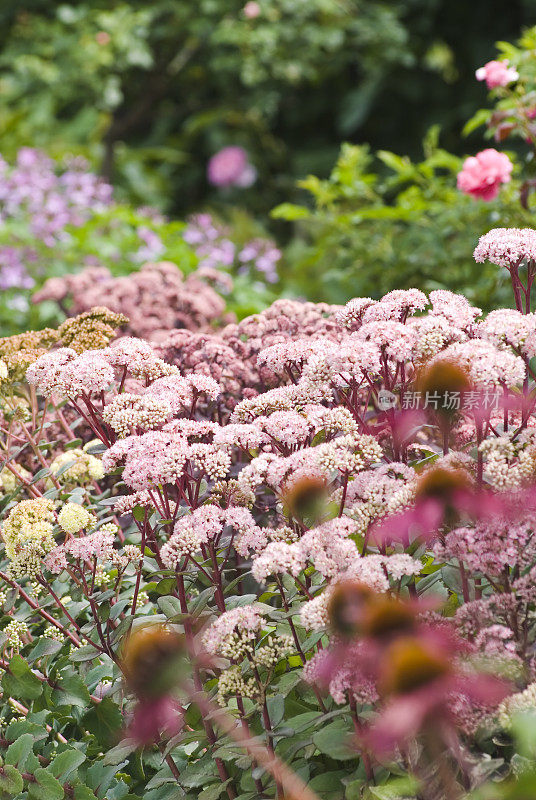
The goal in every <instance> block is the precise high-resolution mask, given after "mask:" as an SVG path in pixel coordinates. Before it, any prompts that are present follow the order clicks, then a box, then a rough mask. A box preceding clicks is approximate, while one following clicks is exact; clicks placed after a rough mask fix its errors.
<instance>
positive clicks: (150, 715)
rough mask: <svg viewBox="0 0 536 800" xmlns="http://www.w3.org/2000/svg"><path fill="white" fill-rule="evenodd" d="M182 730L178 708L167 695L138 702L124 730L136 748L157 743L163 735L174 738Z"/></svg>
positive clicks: (175, 701) (174, 701)
mask: <svg viewBox="0 0 536 800" xmlns="http://www.w3.org/2000/svg"><path fill="white" fill-rule="evenodd" d="M181 728H182V714H181V710H180V706H179V704H178V702H177V700H175V698H174V697H172V696H171V695H169V694H165V695H163V696H162V697H156V698H155V697H151V698H145V699H143V700H139V701H138V703H137V705H136V707H135V709H134V713H133V715H132V718H131V720H130V724H129V725H128V728H127V730H126V735H127V736H128V737H129V738H131V739H134V740H135V742H136V744H137V746H138V747H142V746H148V745H151V744H153V743H154V742H157V741H158V740H159V739H160V737H161V736H162V735H163V736H165V737H168V738H169V737H171V736H175V734H177V733H178V732H179V731H180V730H181Z"/></svg>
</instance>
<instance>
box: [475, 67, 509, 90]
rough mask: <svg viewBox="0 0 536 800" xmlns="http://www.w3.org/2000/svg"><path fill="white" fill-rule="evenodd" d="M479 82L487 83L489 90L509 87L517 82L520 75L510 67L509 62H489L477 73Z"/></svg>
mask: <svg viewBox="0 0 536 800" xmlns="http://www.w3.org/2000/svg"><path fill="white" fill-rule="evenodd" d="M475 75H476V79H477V81H486V85H487V87H488V89H495V87H497V86H508V84H509V83H512V82H513V81H517V79H518V78H519V73H518V72H517V70H515V69H514V68H513V67H509V66H508V61H507V60H504V61H488V63H487V64H484V66H483V67H480V69H477V71H476V72H475Z"/></svg>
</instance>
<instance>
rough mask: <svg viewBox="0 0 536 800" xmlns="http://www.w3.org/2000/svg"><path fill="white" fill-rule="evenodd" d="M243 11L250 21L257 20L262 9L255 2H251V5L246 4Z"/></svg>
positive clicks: (253, 0)
mask: <svg viewBox="0 0 536 800" xmlns="http://www.w3.org/2000/svg"><path fill="white" fill-rule="evenodd" d="M242 11H243V12H244V16H245V17H247V18H248V19H255V18H256V17H258V16H259V14H260V13H261V7H260V5H259V4H258V3H256V2H255V0H249V3H246V5H245V6H244V8H243V9H242Z"/></svg>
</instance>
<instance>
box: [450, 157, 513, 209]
mask: <svg viewBox="0 0 536 800" xmlns="http://www.w3.org/2000/svg"><path fill="white" fill-rule="evenodd" d="M513 168H514V165H513V164H512V162H511V161H510V159H509V158H508V156H507V155H505V154H504V153H499V152H498V151H497V150H494V149H493V148H491V147H489V148H487V149H486V150H482V151H481V152H480V153H477V155H476V156H470V157H469V158H466V159H465V161H464V163H463V169H462V170H461V172H459V173H458V189H461V191H462V192H464V193H465V194H470V195H472V196H473V197H474V198H476V199H481V200H485V201H486V202H489V201H490V200H494V199H495V197H497V195H498V194H499V186H500V185H501V183H508V182H509V181H510V177H511V175H510V173H511V172H512V170H513Z"/></svg>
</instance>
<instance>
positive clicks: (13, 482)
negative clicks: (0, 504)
mask: <svg viewBox="0 0 536 800" xmlns="http://www.w3.org/2000/svg"><path fill="white" fill-rule="evenodd" d="M17 472H18V473H19V475H21V477H23V478H25V479H26V480H30V478H31V477H32V475H31V473H30V472H28V470H27V469H24V467H22V466H20V464H17ZM20 485H21V483H20V481H19V479H18V478H17V477H16V476H15V475H13V473H12V472H11V470H9V469H7V467H4V468H3V469H1V470H0V497H4V496H5V495H6V494H10V492H13V491H15V489H16V488H17V487H19V486H20Z"/></svg>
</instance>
